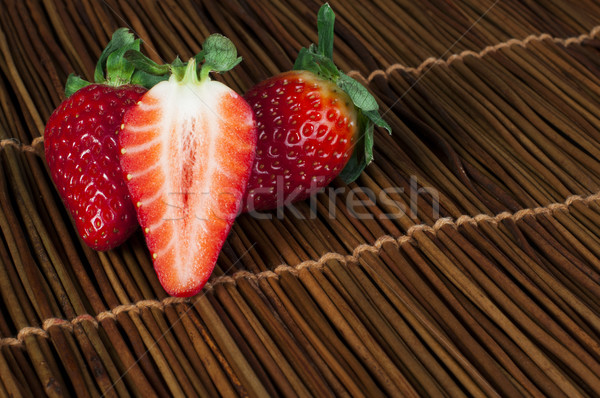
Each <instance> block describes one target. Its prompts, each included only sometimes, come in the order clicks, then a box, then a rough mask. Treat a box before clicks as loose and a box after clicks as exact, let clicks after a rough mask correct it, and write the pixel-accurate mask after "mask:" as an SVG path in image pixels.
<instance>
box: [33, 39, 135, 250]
mask: <svg viewBox="0 0 600 398" xmlns="http://www.w3.org/2000/svg"><path fill="white" fill-rule="evenodd" d="M128 49H139V40H134V39H133V35H132V34H130V33H129V32H128V31H127V30H126V29H119V30H117V31H116V32H115V34H114V35H113V37H112V40H111V41H110V43H109V44H108V46H107V47H106V49H105V50H104V52H103V53H102V55H101V57H100V60H99V61H98V65H97V67H96V71H95V80H96V83H95V84H90V83H88V82H85V81H83V80H82V79H80V78H78V77H75V76H73V75H71V76H69V79H68V81H67V87H66V90H65V91H66V94H67V96H68V98H67V99H66V100H65V101H63V103H62V104H60V106H59V107H58V108H57V109H56V110H55V111H54V112H53V113H52V115H51V116H50V119H49V120H48V123H47V124H46V129H45V133H44V147H45V154H46V161H47V162H48V167H49V169H50V175H51V177H52V180H53V181H54V183H55V185H56V187H57V189H58V192H59V194H60V196H61V198H62V200H63V202H64V204H65V206H66V208H67V210H68V211H69V213H70V214H71V216H72V217H73V219H74V221H75V226H76V228H77V231H78V232H79V234H80V236H81V237H82V239H83V240H84V242H85V243H86V244H88V245H89V246H90V247H91V248H93V249H96V250H109V249H111V248H114V247H116V246H118V245H120V244H121V243H123V242H124V241H125V240H126V239H127V238H128V237H129V236H130V235H131V234H132V233H133V231H134V230H135V229H136V227H137V225H138V224H137V220H136V213H135V209H134V207H133V205H132V203H131V199H130V197H129V192H128V190H127V186H126V185H125V182H124V181H123V175H122V171H121V166H120V164H119V157H118V135H117V134H118V132H119V128H120V126H121V123H122V119H123V115H124V113H125V111H126V110H127V108H129V107H130V106H131V105H133V104H135V103H136V102H137V101H138V99H139V98H140V97H141V96H142V94H144V93H145V92H146V89H145V88H144V87H142V86H139V85H133V84H127V83H130V82H131V81H132V79H133V78H134V72H135V70H134V69H135V68H133V67H132V66H131V65H130V64H128V63H127V62H126V61H124V59H123V54H124V52H125V51H126V50H128ZM105 74H106V78H105V77H104V75H105ZM138 77H139V76H137V75H136V76H135V78H138Z"/></svg>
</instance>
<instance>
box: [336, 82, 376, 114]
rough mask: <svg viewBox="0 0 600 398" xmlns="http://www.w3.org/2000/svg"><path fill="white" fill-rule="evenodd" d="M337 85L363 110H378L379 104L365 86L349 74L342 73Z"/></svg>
mask: <svg viewBox="0 0 600 398" xmlns="http://www.w3.org/2000/svg"><path fill="white" fill-rule="evenodd" d="M337 85H338V87H339V88H341V89H342V90H344V91H345V92H346V94H348V95H349V96H350V99H352V102H353V103H354V105H356V107H357V108H359V109H362V110H363V111H366V112H369V111H376V110H378V109H379V105H378V104H377V101H376V100H375V98H374V97H373V96H372V95H371V93H370V92H369V90H367V89H366V87H365V86H363V85H362V84H360V83H359V82H357V81H356V80H354V79H353V78H351V77H350V76H348V75H345V74H343V73H342V74H340V76H339V78H338V80H337Z"/></svg>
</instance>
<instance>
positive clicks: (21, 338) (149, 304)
mask: <svg viewBox="0 0 600 398" xmlns="http://www.w3.org/2000/svg"><path fill="white" fill-rule="evenodd" d="M596 200H600V192H598V193H595V194H593V195H590V196H581V195H573V196H570V197H568V198H567V199H566V200H565V201H564V202H563V203H553V204H550V205H548V206H545V207H536V208H531V209H523V210H519V211H518V212H516V213H509V212H502V213H499V214H497V215H495V216H490V215H487V214H479V215H476V216H473V217H471V216H467V215H463V216H460V217H458V218H457V219H455V220H454V219H452V218H450V217H446V218H440V219H438V220H437V221H436V222H435V224H433V225H432V226H431V225H427V224H417V225H413V226H412V227H410V228H409V229H408V230H407V231H406V234H405V235H402V236H400V237H398V238H395V237H393V236H391V235H384V236H382V237H380V238H378V239H377V240H376V241H375V242H374V243H373V244H361V245H358V246H356V247H355V248H354V250H353V251H352V254H351V255H343V254H339V253H333V252H332V253H326V254H324V255H323V256H321V257H320V258H319V259H318V260H308V261H304V262H302V263H300V264H298V265H295V266H291V265H287V264H282V265H279V266H278V267H277V268H275V270H274V271H270V270H268V271H263V272H259V273H256V274H255V273H251V272H249V271H245V270H244V271H238V272H236V273H235V274H233V276H229V275H223V276H219V277H217V278H215V279H214V280H213V281H211V282H210V283H207V284H206V286H205V290H210V289H213V288H214V287H215V286H217V285H219V284H225V283H236V282H237V280H239V279H246V280H259V279H263V278H279V275H280V274H281V273H282V272H290V273H292V274H295V275H297V274H298V273H300V272H301V271H302V270H304V269H309V268H312V269H321V268H323V267H324V266H325V265H326V264H327V262H329V261H339V262H340V263H343V264H347V263H350V262H357V261H359V260H360V256H361V255H363V254H364V253H367V252H368V253H372V254H378V253H379V251H380V250H381V248H382V247H383V245H385V244H386V243H389V244H393V245H395V246H401V245H403V244H406V243H410V242H414V241H415V239H414V236H413V235H414V234H416V233H417V232H430V233H436V232H437V231H439V230H440V229H441V228H443V227H444V226H451V227H454V228H457V227H460V226H461V225H463V224H466V223H468V224H472V225H477V224H479V223H482V222H490V223H494V224H497V223H499V222H502V221H503V220H506V219H513V220H515V221H518V220H520V219H521V218H523V217H526V216H536V215H540V214H551V213H554V212H556V211H563V210H568V209H569V206H572V205H573V204H575V203H582V204H588V203H590V202H592V201H596ZM200 297H201V296H200ZM198 298H199V296H196V297H195V298H194V297H192V298H185V297H166V298H164V299H162V300H141V301H138V302H136V303H130V304H122V305H119V306H117V307H115V308H113V309H111V310H107V311H104V312H101V313H99V314H98V315H96V316H95V317H94V316H92V315H90V314H83V315H79V316H77V317H76V318H73V319H72V320H70V321H69V320H66V319H61V318H49V319H46V320H45V321H44V322H43V323H42V327H34V326H27V327H24V328H23V329H21V330H20V331H19V332H18V334H17V337H5V338H0V347H4V346H21V345H22V344H23V343H24V342H25V338H26V337H28V336H33V335H36V336H40V337H44V338H47V337H49V335H48V329H50V328H51V327H53V326H57V327H61V328H65V329H67V330H69V331H72V330H73V326H74V325H77V324H79V323H81V322H84V321H87V322H90V323H92V324H93V325H94V326H96V327H98V323H99V322H102V321H104V320H106V319H113V320H116V319H117V316H118V315H119V314H121V313H130V312H134V313H139V312H140V311H141V310H142V309H152V308H155V309H158V310H161V311H163V310H164V309H165V307H166V306H171V305H174V304H193V303H194V302H195V300H197V299H198Z"/></svg>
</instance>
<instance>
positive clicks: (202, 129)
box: [119, 35, 256, 296]
mask: <svg viewBox="0 0 600 398" xmlns="http://www.w3.org/2000/svg"><path fill="white" fill-rule="evenodd" d="M232 47H233V43H231V42H230V41H229V40H228V39H226V38H225V37H223V36H220V35H212V36H210V37H209V38H207V40H206V42H205V43H204V46H203V51H202V53H201V57H196V58H192V59H191V60H190V61H189V62H188V63H187V65H185V64H183V63H181V62H180V61H179V62H177V63H174V64H172V65H171V69H172V70H171V72H172V73H171V77H170V78H169V80H168V81H164V82H161V83H159V84H157V85H156V86H154V87H153V88H152V89H151V90H149V91H148V93H146V94H145V95H144V96H143V97H142V98H141V100H140V101H139V102H138V103H137V104H136V105H134V106H133V107H132V108H130V110H129V111H128V112H127V113H126V115H125V118H124V122H123V126H122V130H121V132H120V134H119V136H120V148H121V154H120V161H121V167H122V168H123V173H124V176H125V180H126V181H127V186H128V188H129V192H130V193H131V198H132V201H133V204H134V207H135V209H136V211H137V218H138V221H139V223H140V225H141V227H142V230H143V232H144V236H145V239H146V243H147V245H148V249H149V251H150V255H151V256H152V260H153V263H154V269H155V271H156V272H157V275H158V278H159V280H160V282H161V284H162V286H163V288H164V289H165V290H166V291H167V292H168V293H169V294H171V295H173V296H191V295H194V294H196V293H197V292H198V291H199V290H200V289H201V288H202V287H203V286H204V284H205V283H206V282H207V280H208V278H209V277H210V275H211V273H212V270H213V268H214V266H215V263H216V261H217V258H218V256H219V252H220V250H221V247H222V246H223V243H224V242H225V239H226V238H227V235H228V233H229V231H230V229H231V226H232V224H233V222H234V220H235V217H236V216H237V214H238V213H239V207H240V202H241V200H242V197H243V195H244V193H245V191H246V185H247V182H248V177H249V176H250V169H251V166H252V163H253V161H254V154H255V150H256V129H255V121H254V116H253V112H252V110H251V108H250V106H249V105H248V104H247V103H246V101H245V100H244V99H243V98H242V97H241V96H240V95H238V94H237V93H236V92H235V91H233V90H232V89H231V88H229V87H227V86H225V85H224V84H222V83H220V82H217V81H213V80H211V79H210V78H209V76H208V75H209V72H211V71H217V72H223V71H227V70H229V69H231V68H232V67H233V66H235V65H237V63H239V61H240V58H238V57H237V51H235V47H233V50H232ZM198 58H200V59H202V58H203V60H204V63H203V65H202V67H201V68H200V72H199V73H198V68H197V65H196V62H197V59H198Z"/></svg>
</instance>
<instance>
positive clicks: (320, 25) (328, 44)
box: [317, 3, 335, 60]
mask: <svg viewBox="0 0 600 398" xmlns="http://www.w3.org/2000/svg"><path fill="white" fill-rule="evenodd" d="M334 23H335V13H334V12H333V10H332V9H331V7H330V6H329V4H328V3H325V4H323V6H322V7H321V8H320V9H319V14H318V15H317V32H318V34H319V46H318V50H319V53H320V54H321V55H323V56H324V57H327V58H329V59H331V60H333V39H334V30H333V27H334Z"/></svg>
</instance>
